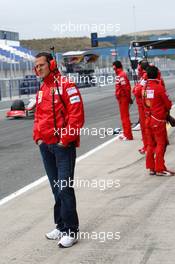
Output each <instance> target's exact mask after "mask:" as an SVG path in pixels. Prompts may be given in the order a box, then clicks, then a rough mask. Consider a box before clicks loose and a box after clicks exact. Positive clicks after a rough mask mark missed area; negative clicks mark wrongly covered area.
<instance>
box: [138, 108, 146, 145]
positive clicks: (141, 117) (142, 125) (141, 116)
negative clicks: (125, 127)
mask: <svg viewBox="0 0 175 264" xmlns="http://www.w3.org/2000/svg"><path fill="white" fill-rule="evenodd" d="M137 106H138V112H139V122H140V128H141V133H142V141H143V146H144V148H145V150H146V147H147V139H146V128H145V111H144V107H143V105H141V104H138V105H137Z"/></svg>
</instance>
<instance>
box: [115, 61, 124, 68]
mask: <svg viewBox="0 0 175 264" xmlns="http://www.w3.org/2000/svg"><path fill="white" fill-rule="evenodd" d="M113 65H114V66H115V67H116V68H117V69H118V68H119V69H120V68H123V66H122V63H121V61H119V60H116V61H114V62H113Z"/></svg>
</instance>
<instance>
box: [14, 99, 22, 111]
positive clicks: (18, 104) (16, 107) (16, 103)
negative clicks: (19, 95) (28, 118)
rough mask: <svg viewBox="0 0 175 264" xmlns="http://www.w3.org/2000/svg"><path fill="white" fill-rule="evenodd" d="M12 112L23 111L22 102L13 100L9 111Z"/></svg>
mask: <svg viewBox="0 0 175 264" xmlns="http://www.w3.org/2000/svg"><path fill="white" fill-rule="evenodd" d="M13 110H23V111H24V110H25V105H24V102H23V100H15V101H14V102H13V103H12V105H11V111H13Z"/></svg>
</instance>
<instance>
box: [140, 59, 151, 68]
mask: <svg viewBox="0 0 175 264" xmlns="http://www.w3.org/2000/svg"><path fill="white" fill-rule="evenodd" d="M139 65H140V66H141V68H142V69H143V70H146V68H148V66H149V62H148V61H147V60H146V59H144V60H141V61H139Z"/></svg>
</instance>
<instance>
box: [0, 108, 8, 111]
mask: <svg viewBox="0 0 175 264" xmlns="http://www.w3.org/2000/svg"><path fill="white" fill-rule="evenodd" d="M7 110H10V108H4V109H0V112H5V111H7Z"/></svg>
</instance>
